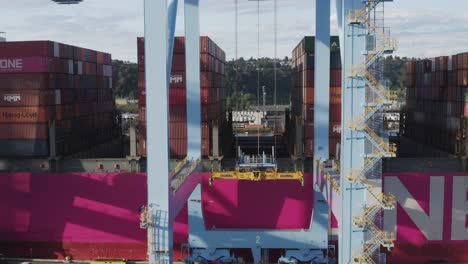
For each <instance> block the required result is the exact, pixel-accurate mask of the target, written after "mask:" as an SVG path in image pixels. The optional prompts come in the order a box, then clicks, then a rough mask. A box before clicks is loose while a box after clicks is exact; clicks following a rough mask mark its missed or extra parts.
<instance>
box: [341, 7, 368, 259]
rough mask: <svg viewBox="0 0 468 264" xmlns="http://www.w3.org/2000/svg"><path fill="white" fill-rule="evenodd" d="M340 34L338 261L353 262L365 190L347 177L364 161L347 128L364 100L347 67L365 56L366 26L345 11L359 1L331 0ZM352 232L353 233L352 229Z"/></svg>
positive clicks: (358, 137) (361, 140) (356, 137)
mask: <svg viewBox="0 0 468 264" xmlns="http://www.w3.org/2000/svg"><path fill="white" fill-rule="evenodd" d="M335 1H336V8H337V17H338V28H339V35H340V43H342V45H341V46H342V48H341V60H342V69H343V71H342V83H343V85H342V86H343V92H342V97H341V101H342V111H341V112H342V113H341V120H342V133H341V146H342V151H341V171H340V174H341V178H340V186H341V208H342V210H341V212H338V213H337V216H338V218H339V219H338V221H339V263H343V264H347V263H353V259H352V258H353V254H355V253H356V252H357V251H359V250H360V249H361V248H362V244H363V243H364V234H363V232H359V231H356V230H355V228H354V226H353V216H358V215H361V213H362V211H363V208H362V202H363V201H364V200H365V199H366V189H365V188H363V186H362V184H361V183H352V182H350V181H349V180H348V179H347V175H350V173H351V172H352V170H353V169H354V170H356V169H358V168H359V167H360V165H361V164H363V163H364V158H365V148H364V144H365V135H364V134H363V133H362V132H361V131H356V130H351V129H350V128H349V126H350V125H351V124H350V122H351V120H353V119H355V118H356V117H359V116H361V115H362V114H363V113H364V109H365V108H364V107H363V105H365V102H366V97H365V84H364V82H363V81H360V80H357V79H355V78H350V75H349V73H348V70H349V69H350V68H351V67H352V66H353V65H356V64H359V63H361V62H362V61H364V59H365V55H364V53H363V52H364V51H365V39H366V29H365V28H358V27H352V26H349V25H348V14H349V11H351V10H357V9H361V8H363V7H364V4H365V3H364V2H365V1H362V0H335ZM355 231H356V232H355Z"/></svg>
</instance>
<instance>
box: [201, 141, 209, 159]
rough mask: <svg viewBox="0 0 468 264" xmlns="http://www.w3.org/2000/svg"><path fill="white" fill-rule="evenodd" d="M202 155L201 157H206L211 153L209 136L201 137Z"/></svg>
mask: <svg viewBox="0 0 468 264" xmlns="http://www.w3.org/2000/svg"><path fill="white" fill-rule="evenodd" d="M201 152H202V156H203V157H208V156H210V155H211V144H210V139H209V138H203V139H202V149H201Z"/></svg>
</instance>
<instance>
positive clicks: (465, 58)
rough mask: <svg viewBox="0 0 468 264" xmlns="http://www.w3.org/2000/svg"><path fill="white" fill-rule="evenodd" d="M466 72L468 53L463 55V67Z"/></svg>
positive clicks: (467, 68)
mask: <svg viewBox="0 0 468 264" xmlns="http://www.w3.org/2000/svg"><path fill="white" fill-rule="evenodd" d="M462 68H463V69H464V70H468V52H465V53H463V67H462Z"/></svg>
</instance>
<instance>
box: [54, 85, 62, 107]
mask: <svg viewBox="0 0 468 264" xmlns="http://www.w3.org/2000/svg"><path fill="white" fill-rule="evenodd" d="M55 104H56V105H61V104H62V93H61V90H60V89H56V90H55Z"/></svg>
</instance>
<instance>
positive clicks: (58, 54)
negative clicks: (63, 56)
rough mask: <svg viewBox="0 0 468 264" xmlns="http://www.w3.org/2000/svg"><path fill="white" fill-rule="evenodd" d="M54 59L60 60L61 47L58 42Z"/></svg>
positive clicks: (55, 45) (55, 43)
mask: <svg viewBox="0 0 468 264" xmlns="http://www.w3.org/2000/svg"><path fill="white" fill-rule="evenodd" d="M54 57H55V58H60V45H59V44H58V43H57V42H54Z"/></svg>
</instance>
